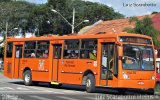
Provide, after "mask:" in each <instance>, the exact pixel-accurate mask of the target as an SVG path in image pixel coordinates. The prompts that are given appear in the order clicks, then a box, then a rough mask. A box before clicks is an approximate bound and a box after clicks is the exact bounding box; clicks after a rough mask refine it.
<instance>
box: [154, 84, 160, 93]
mask: <svg viewBox="0 0 160 100" xmlns="http://www.w3.org/2000/svg"><path fill="white" fill-rule="evenodd" d="M155 92H160V82H159V83H157V84H156V88H155Z"/></svg>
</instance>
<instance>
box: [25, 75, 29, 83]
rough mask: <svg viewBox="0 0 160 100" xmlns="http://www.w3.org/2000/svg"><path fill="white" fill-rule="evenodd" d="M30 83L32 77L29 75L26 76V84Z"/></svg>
mask: <svg viewBox="0 0 160 100" xmlns="http://www.w3.org/2000/svg"><path fill="white" fill-rule="evenodd" d="M29 81H30V75H29V74H26V75H25V82H26V83H29Z"/></svg>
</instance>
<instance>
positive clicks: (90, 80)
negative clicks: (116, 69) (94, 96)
mask: <svg viewBox="0 0 160 100" xmlns="http://www.w3.org/2000/svg"><path fill="white" fill-rule="evenodd" d="M86 91H87V92H88V93H93V92H95V79H94V76H93V75H92V74H88V75H87V78H86Z"/></svg>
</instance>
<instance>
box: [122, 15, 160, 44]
mask: <svg viewBox="0 0 160 100" xmlns="http://www.w3.org/2000/svg"><path fill="white" fill-rule="evenodd" d="M133 19H134V20H133ZM131 20H132V21H135V28H134V29H132V28H125V29H124V31H126V32H129V33H137V34H144V35H148V36H151V37H152V38H153V42H154V44H155V45H156V46H158V47H160V43H159V41H158V39H157V37H158V33H159V32H158V31H157V30H156V29H155V28H154V27H153V22H152V20H151V18H149V17H148V16H146V17H145V18H144V19H143V20H138V19H136V18H132V19H131Z"/></svg>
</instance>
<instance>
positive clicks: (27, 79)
mask: <svg viewBox="0 0 160 100" xmlns="http://www.w3.org/2000/svg"><path fill="white" fill-rule="evenodd" d="M23 81H24V84H25V85H26V86H30V85H32V73H31V71H30V70H26V71H25V72H24V73H23Z"/></svg>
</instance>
